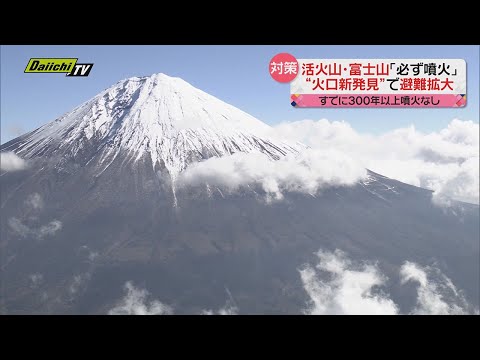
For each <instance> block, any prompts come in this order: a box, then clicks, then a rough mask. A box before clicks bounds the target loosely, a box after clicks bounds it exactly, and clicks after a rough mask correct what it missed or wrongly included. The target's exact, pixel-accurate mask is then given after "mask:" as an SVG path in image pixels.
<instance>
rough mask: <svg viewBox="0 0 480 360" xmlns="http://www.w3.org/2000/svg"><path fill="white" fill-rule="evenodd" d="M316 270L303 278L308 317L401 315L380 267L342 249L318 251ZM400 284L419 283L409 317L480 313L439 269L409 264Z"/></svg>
mask: <svg viewBox="0 0 480 360" xmlns="http://www.w3.org/2000/svg"><path fill="white" fill-rule="evenodd" d="M317 256H318V258H319V263H318V264H317V265H316V267H312V266H311V265H308V264H307V265H305V266H304V267H303V268H302V269H300V270H299V271H300V277H301V280H302V283H303V286H304V289H305V291H306V292H307V294H308V295H309V297H310V301H309V303H308V305H307V308H306V309H305V313H306V314H312V315H328V314H340V315H341V314H356V315H360V314H384V315H396V314H400V312H399V307H398V305H397V304H395V302H394V301H393V300H392V299H391V297H390V295H389V294H388V293H386V292H385V284H386V280H387V278H386V276H384V275H383V274H382V273H381V272H380V269H379V268H378V266H376V265H374V264H371V263H366V262H354V261H352V260H350V259H349V258H348V257H347V255H346V254H345V253H343V252H342V251H340V250H338V249H337V250H335V252H328V251H319V252H318V253H317ZM399 273H400V281H401V284H402V285H403V284H406V283H407V282H409V281H412V282H415V283H417V284H418V287H417V290H416V291H417V299H416V300H417V304H416V306H415V308H414V309H412V310H411V311H409V312H408V313H410V314H445V315H447V314H469V313H478V309H477V310H475V309H473V308H472V306H471V305H469V304H468V303H467V301H466V300H465V298H464V296H463V294H462V292H461V291H460V290H458V289H457V288H456V287H455V286H454V284H453V283H452V281H451V280H450V279H449V278H448V277H447V276H445V275H444V274H443V273H442V272H441V271H440V270H439V269H436V268H433V267H422V266H420V265H418V264H415V263H413V262H409V261H406V262H405V263H404V264H403V265H402V266H401V267H400V269H399Z"/></svg>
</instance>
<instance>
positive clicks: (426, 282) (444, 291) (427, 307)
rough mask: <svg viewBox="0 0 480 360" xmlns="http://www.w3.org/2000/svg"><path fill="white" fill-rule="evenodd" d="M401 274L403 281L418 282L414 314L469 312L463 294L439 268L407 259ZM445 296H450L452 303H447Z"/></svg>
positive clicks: (456, 313)
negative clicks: (422, 265) (435, 278)
mask: <svg viewBox="0 0 480 360" xmlns="http://www.w3.org/2000/svg"><path fill="white" fill-rule="evenodd" d="M427 273H429V274H427ZM435 273H436V274H435ZM434 275H437V276H436V277H437V281H432V279H431V278H432V277H433V276H434ZM400 276H401V281H402V283H406V282H408V281H413V282H416V283H417V284H418V289H417V306H416V307H415V309H414V310H413V311H412V313H413V314H419V315H451V314H453V315H461V314H468V311H467V308H468V305H467V302H466V300H465V298H464V297H463V295H462V294H461V293H460V292H459V291H458V290H457V288H456V287H455V285H453V283H452V281H451V280H450V279H449V278H448V277H446V276H445V275H444V274H441V273H439V272H438V270H435V269H432V268H429V267H421V266H420V265H418V264H415V263H412V262H409V261H406V262H405V263H404V264H403V265H402V267H401V268H400ZM429 277H430V279H429ZM445 296H449V299H450V301H449V302H450V303H447V300H446V298H445Z"/></svg>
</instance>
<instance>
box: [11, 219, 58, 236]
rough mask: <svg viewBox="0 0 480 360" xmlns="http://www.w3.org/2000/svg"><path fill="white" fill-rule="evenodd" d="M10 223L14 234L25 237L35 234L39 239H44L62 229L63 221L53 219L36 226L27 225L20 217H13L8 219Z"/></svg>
mask: <svg viewBox="0 0 480 360" xmlns="http://www.w3.org/2000/svg"><path fill="white" fill-rule="evenodd" d="M8 225H9V227H10V230H11V231H12V232H13V233H14V234H16V235H18V236H20V237H23V238H25V237H28V236H33V237H36V238H37V239H43V238H44V237H47V236H52V235H55V233H56V232H57V231H59V230H61V229H62V222H61V221H59V220H53V221H51V222H50V223H48V224H47V225H42V226H40V227H39V228H34V227H29V226H28V225H25V224H24V223H23V222H22V221H21V220H20V219H17V218H16V217H12V218H10V219H8Z"/></svg>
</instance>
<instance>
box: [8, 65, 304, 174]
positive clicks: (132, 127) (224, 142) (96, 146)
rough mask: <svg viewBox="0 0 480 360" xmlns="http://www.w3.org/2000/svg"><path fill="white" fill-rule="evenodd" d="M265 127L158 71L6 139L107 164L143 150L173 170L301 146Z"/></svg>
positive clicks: (26, 149)
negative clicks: (280, 138) (273, 135)
mask: <svg viewBox="0 0 480 360" xmlns="http://www.w3.org/2000/svg"><path fill="white" fill-rule="evenodd" d="M269 128H270V127H269V126H268V125H266V124H264V123H263V122H261V121H259V120H257V119H256V118H254V117H253V116H251V115H249V114H247V113H245V112H243V111H241V110H239V109H237V108H235V107H234V106H231V105H229V104H227V103H225V102H223V101H221V100H219V99H217V98H215V97H213V96H211V95H209V94H207V93H205V92H203V91H201V90H199V89H197V88H195V87H193V86H192V85H190V84H188V83H187V82H185V81H184V80H182V79H180V78H175V77H170V76H167V75H165V74H162V73H159V74H154V75H151V76H147V77H132V78H129V79H125V80H121V81H119V82H118V83H116V84H114V85H113V86H111V87H110V88H108V89H106V90H104V91H102V92H101V93H100V94H98V95H97V96H95V97H93V98H92V99H90V100H88V101H87V102H85V103H83V104H81V105H80V106H78V107H77V108H75V109H74V110H72V111H71V112H69V113H67V114H65V115H63V116H61V117H60V118H58V119H57V120H55V121H52V122H50V123H48V124H46V125H44V126H42V127H40V128H39V129H37V130H34V131H32V132H31V133H29V134H26V135H25V136H23V137H21V138H19V140H20V141H21V143H20V144H19V143H18V141H15V143H14V144H11V145H14V147H15V152H17V153H18V154H20V155H21V156H22V157H24V158H27V159H28V158H32V157H36V156H39V155H42V156H45V155H47V156H50V155H53V156H54V155H61V156H62V157H68V158H70V157H75V156H77V154H79V153H80V154H82V156H83V157H85V156H87V157H94V156H95V157H98V156H100V159H101V160H100V164H103V163H106V164H108V163H110V162H111V161H113V159H114V158H116V157H117V156H118V155H120V154H123V155H126V156H127V157H128V158H129V159H132V160H139V159H141V158H143V157H144V156H147V157H148V156H149V157H150V159H151V161H152V165H153V166H156V164H157V163H159V164H160V165H162V166H163V165H164V166H165V167H166V168H167V169H168V171H169V172H170V174H171V175H172V176H174V175H175V174H177V173H178V172H180V171H182V170H183V169H185V168H186V166H187V165H188V163H189V162H192V161H199V160H202V159H205V158H209V157H212V156H222V155H226V154H231V153H235V152H252V151H260V152H262V153H264V154H266V155H267V156H269V157H270V158H272V159H278V158H279V157H281V156H283V155H286V154H287V153H292V152H294V153H295V152H297V150H298V149H299V148H301V145H300V144H295V145H291V144H287V143H285V142H281V141H276V140H271V139H269V138H268V137H266V136H264V134H265V133H266V132H268V130H269ZM9 145H10V144H9ZM8 147H10V146H7V147H5V148H4V149H5V150H7V148H8ZM87 160H92V158H90V159H87Z"/></svg>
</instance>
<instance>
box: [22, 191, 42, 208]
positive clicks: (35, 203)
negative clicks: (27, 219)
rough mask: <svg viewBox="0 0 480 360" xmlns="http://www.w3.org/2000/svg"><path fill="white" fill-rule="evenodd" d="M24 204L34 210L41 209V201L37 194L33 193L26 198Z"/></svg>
mask: <svg viewBox="0 0 480 360" xmlns="http://www.w3.org/2000/svg"><path fill="white" fill-rule="evenodd" d="M25 204H26V205H27V206H28V207H30V208H32V209H35V210H40V209H42V208H43V199H42V196H41V195H40V194H39V193H33V194H30V196H28V198H27V200H25Z"/></svg>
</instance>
